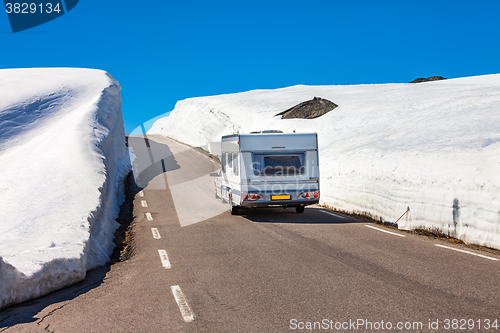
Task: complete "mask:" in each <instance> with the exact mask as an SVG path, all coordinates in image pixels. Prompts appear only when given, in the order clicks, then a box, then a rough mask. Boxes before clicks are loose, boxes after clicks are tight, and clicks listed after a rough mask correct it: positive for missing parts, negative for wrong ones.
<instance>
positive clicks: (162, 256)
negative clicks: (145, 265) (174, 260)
mask: <svg viewBox="0 0 500 333" xmlns="http://www.w3.org/2000/svg"><path fill="white" fill-rule="evenodd" d="M158 254H159V255H160V259H161V264H162V266H163V267H165V268H166V269H169V268H171V267H172V266H170V260H168V256H167V251H165V250H158Z"/></svg>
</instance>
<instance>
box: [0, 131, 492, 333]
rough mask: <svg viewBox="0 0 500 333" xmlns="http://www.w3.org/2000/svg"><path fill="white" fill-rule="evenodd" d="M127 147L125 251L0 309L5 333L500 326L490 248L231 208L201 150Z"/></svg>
mask: <svg viewBox="0 0 500 333" xmlns="http://www.w3.org/2000/svg"><path fill="white" fill-rule="evenodd" d="M129 144H130V146H132V147H134V153H135V154H136V155H137V157H138V160H137V161H138V162H137V164H136V165H135V170H136V175H137V176H138V177H137V183H138V184H140V185H141V186H142V187H144V189H143V190H142V191H141V192H138V193H137V195H136V199H135V212H134V214H135V215H136V219H135V222H134V237H135V239H134V251H133V256H132V258H131V259H129V260H127V261H125V262H121V263H118V264H115V265H112V266H109V267H103V268H101V269H97V270H94V271H92V272H89V274H88V277H87V278H86V280H85V281H83V282H82V283H80V284H78V285H75V286H73V287H70V288H67V289H64V290H62V291H59V292H56V293H53V294H51V295H49V296H46V297H42V298H39V299H37V300H33V301H30V302H26V303H24V304H21V305H18V306H15V307H11V308H8V309H5V310H4V311H2V312H0V332H4V331H5V332H47V331H48V332H115V331H117V332H283V331H308V332H311V331H328V330H331V331H344V332H345V331H360V332H364V331H375V332H377V331H378V332H387V331H391V332H392V331H394V332H404V331H411V332H448V331H449V332H451V331H464V330H463V329H462V330H461V329H460V328H466V330H465V331H467V332H473V331H474V332H475V331H480V332H483V331H485V332H497V331H500V303H499V300H500V297H499V296H500V261H499V260H498V259H500V256H499V255H497V254H495V253H489V252H485V251H481V250H475V249H471V248H468V247H464V246H460V245H455V244H451V243H448V242H444V241H440V240H435V239H431V238H428V237H425V236H418V235H414V234H410V233H405V232H402V231H398V230H394V229H388V228H386V227H383V226H379V225H375V224H371V223H367V222H364V221H361V220H357V219H355V218H352V217H349V216H346V215H342V214H339V213H333V212H330V211H328V210H326V209H323V208H321V207H319V206H312V207H307V208H306V209H305V212H304V213H303V214H297V213H295V210H294V209H286V210H284V209H281V208H280V209H260V210H253V211H252V210H250V211H243V210H242V211H241V213H242V214H241V215H239V216H232V215H230V213H229V211H228V207H227V206H226V205H223V204H222V203H221V202H220V200H216V199H215V198H214V194H213V188H212V182H213V179H211V178H210V177H209V176H208V174H209V173H210V172H213V171H215V170H217V169H218V164H217V163H216V162H214V161H213V160H212V159H211V158H210V157H209V156H207V155H205V154H203V153H200V152H198V151H195V150H193V149H190V148H189V147H186V146H184V145H180V144H178V143H176V142H174V141H172V140H169V139H165V138H160V137H149V138H148V140H146V141H145V140H144V138H140V137H131V138H129ZM443 246H444V247H443ZM159 250H160V251H161V253H160V252H159ZM457 250H460V251H466V252H460V251H457ZM163 251H165V252H163ZM165 253H166V255H165ZM167 257H168V261H167ZM495 259H496V260H495ZM174 294H175V296H177V297H178V301H177V300H176V298H175V296H174ZM454 319H455V320H457V321H453V320H454ZM495 320H497V325H498V328H495V327H493V326H492V325H494V324H495ZM314 322H317V324H316V330H307V328H314ZM308 325H310V326H308ZM389 325H390V326H389ZM436 325H437V326H436ZM472 325H473V328H472ZM479 325H481V327H480V329H479ZM447 327H449V329H447ZM487 327H489V330H488V329H486V328H487ZM301 328H304V329H303V330H301ZM398 328H400V329H398ZM431 328H432V329H431ZM471 328H472V329H471Z"/></svg>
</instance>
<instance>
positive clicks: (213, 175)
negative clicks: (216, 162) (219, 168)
mask: <svg viewBox="0 0 500 333" xmlns="http://www.w3.org/2000/svg"><path fill="white" fill-rule="evenodd" d="M217 176H219V173H218V172H212V173H211V174H210V177H217Z"/></svg>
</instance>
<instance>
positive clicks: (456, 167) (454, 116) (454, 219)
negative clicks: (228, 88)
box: [148, 74, 500, 249]
mask: <svg viewBox="0 0 500 333" xmlns="http://www.w3.org/2000/svg"><path fill="white" fill-rule="evenodd" d="M315 96H317V97H322V98H326V99H329V100H330V101H332V102H334V103H336V104H338V105H339V107H337V108H336V109H334V110H333V111H331V112H329V113H327V114H326V115H323V116H321V117H319V118H316V119H286V120H282V119H280V117H275V115H276V114H277V113H279V112H281V111H284V110H286V109H288V108H290V107H292V106H294V105H297V104H299V103H301V102H304V101H306V100H310V99H312V98H313V97H315ZM498 105H500V74H494V75H486V76H477V77H469V78H458V79H451V80H444V81H435V82H426V83H419V84H379V85H352V86H293V87H288V88H283V89H275V90H254V91H249V92H244V93H237V94H228V95H220V96H211V97H199V98H190V99H186V100H183V101H179V102H178V103H177V104H176V106H175V109H174V110H173V111H172V112H171V113H170V115H169V116H168V117H166V118H163V119H160V120H158V121H156V122H155V124H154V125H153V127H152V128H151V130H150V131H149V132H148V134H161V135H164V136H168V137H171V138H173V139H176V140H178V141H181V142H185V143H187V144H190V145H193V146H198V147H203V148H204V149H207V150H209V151H210V150H212V147H216V146H217V144H214V142H219V141H220V138H221V136H222V135H227V134H232V133H249V132H251V131H255V130H265V129H279V130H283V131H284V132H291V131H292V130H296V131H297V132H317V133H318V141H319V149H320V154H319V155H320V173H321V178H320V183H321V201H320V203H321V204H323V205H326V206H328V207H331V208H334V209H336V210H339V211H343V212H347V213H355V214H363V215H367V216H370V217H372V218H374V219H377V220H379V219H380V220H382V221H384V222H395V221H396V220H397V219H398V218H400V217H401V216H402V215H403V214H404V213H405V212H406V211H407V209H408V208H409V209H410V210H409V211H408V212H407V213H406V214H405V215H404V216H403V217H402V218H401V220H399V222H398V227H399V228H400V229H406V230H412V229H417V228H431V229H437V230H439V231H441V232H443V233H445V234H448V235H450V236H453V237H457V238H459V239H462V240H464V241H465V242H468V243H474V244H479V245H484V246H488V247H492V248H497V249H500V112H499V111H498Z"/></svg>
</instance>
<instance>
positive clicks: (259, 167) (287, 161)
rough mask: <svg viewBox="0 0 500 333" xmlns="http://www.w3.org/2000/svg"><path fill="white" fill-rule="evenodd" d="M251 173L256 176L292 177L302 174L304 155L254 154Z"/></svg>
mask: <svg viewBox="0 0 500 333" xmlns="http://www.w3.org/2000/svg"><path fill="white" fill-rule="evenodd" d="M253 172H254V174H255V175H257V176H293V175H297V174H303V173H304V154H303V153H296V154H272V155H270V154H254V155H253Z"/></svg>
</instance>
